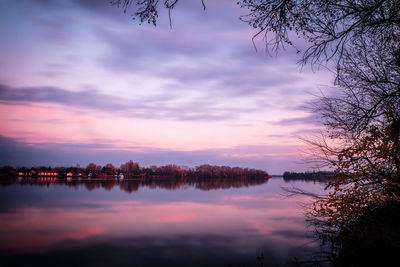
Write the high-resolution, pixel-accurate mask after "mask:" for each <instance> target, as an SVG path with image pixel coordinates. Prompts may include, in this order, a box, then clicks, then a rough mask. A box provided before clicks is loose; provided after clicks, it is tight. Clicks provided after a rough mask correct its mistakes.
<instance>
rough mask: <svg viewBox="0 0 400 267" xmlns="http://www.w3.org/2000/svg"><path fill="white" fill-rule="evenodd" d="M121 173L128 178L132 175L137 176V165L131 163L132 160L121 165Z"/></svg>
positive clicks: (138, 169)
mask: <svg viewBox="0 0 400 267" xmlns="http://www.w3.org/2000/svg"><path fill="white" fill-rule="evenodd" d="M120 169H121V172H122V173H123V174H124V175H125V176H126V177H128V178H131V177H133V176H134V175H139V174H140V167H139V163H137V162H133V161H132V160H130V161H128V162H126V163H124V164H121V167H120Z"/></svg>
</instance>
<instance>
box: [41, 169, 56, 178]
mask: <svg viewBox="0 0 400 267" xmlns="http://www.w3.org/2000/svg"><path fill="white" fill-rule="evenodd" d="M38 176H52V177H55V176H58V171H56V170H40V171H39V172H38Z"/></svg>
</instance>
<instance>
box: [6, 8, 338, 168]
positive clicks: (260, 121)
mask: <svg viewBox="0 0 400 267" xmlns="http://www.w3.org/2000/svg"><path fill="white" fill-rule="evenodd" d="M109 2H110V1H109V0H69V1H67V0H65V1H62V0H20V1H14V0H0V40H1V42H0V166H3V165H12V166H48V165H51V166H71V165H76V164H80V165H81V166H86V165H87V164H88V163H90V162H95V163H97V164H103V165H104V164H106V163H108V162H110V163H113V164H114V165H116V166H119V165H120V164H121V163H124V162H126V161H128V160H134V161H136V162H139V164H140V165H141V166H149V165H164V164H169V163H174V164H177V165H183V166H190V167H193V166H198V165H200V164H205V163H206V164H213V165H229V166H240V167H250V168H257V169H263V170H266V171H267V172H269V173H270V174H281V173H283V172H284V171H307V170H311V169H312V168H313V166H311V165H307V164H305V163H304V158H305V157H306V153H305V151H307V147H306V145H305V144H304V143H303V142H302V141H301V140H300V139H299V137H304V136H306V137H307V135H310V134H313V133H316V132H318V131H319V130H320V129H321V125H320V123H319V122H318V119H317V118H316V116H315V115H314V114H311V113H310V112H309V111H308V109H307V105H308V103H309V102H310V101H312V100H314V99H315V95H318V94H320V92H321V90H324V89H325V88H327V87H329V85H330V84H331V83H332V76H331V75H330V73H328V72H327V71H324V70H312V69H311V67H309V66H304V67H301V66H300V65H299V64H297V61H298V60H299V55H298V54H297V53H296V49H293V48H290V47H289V48H287V49H286V50H283V51H280V52H279V53H278V54H277V55H276V54H274V53H273V54H272V55H271V54H269V53H267V52H266V51H265V49H264V44H265V40H264V39H263V38H262V37H260V38H257V39H256V40H255V44H256V46H257V50H256V49H255V48H254V45H253V43H252V37H253V35H254V34H255V33H256V30H255V29H252V28H251V27H250V26H249V25H247V24H246V23H244V22H242V21H240V20H239V17H240V16H241V15H245V14H247V10H244V9H241V8H240V7H239V6H238V5H237V4H236V1H232V0H218V1H210V0H209V1H205V4H206V6H207V8H206V10H205V11H204V10H203V9H202V4H201V1H200V0H189V1H188V0H185V1H180V2H179V3H178V4H177V5H176V7H175V8H174V9H173V10H172V12H171V18H172V28H170V25H169V19H168V13H167V12H166V11H165V10H160V14H159V18H158V24H157V27H154V26H153V25H147V24H146V23H143V24H142V25H139V23H138V21H136V20H132V18H131V16H130V13H131V12H132V11H133V10H132V9H128V10H127V13H126V14H124V12H123V10H122V9H121V8H117V7H116V6H112V5H110V4H109ZM297 46H298V48H300V50H301V51H302V50H304V48H305V47H306V44H305V43H302V42H301V41H299V42H298V43H297Z"/></svg>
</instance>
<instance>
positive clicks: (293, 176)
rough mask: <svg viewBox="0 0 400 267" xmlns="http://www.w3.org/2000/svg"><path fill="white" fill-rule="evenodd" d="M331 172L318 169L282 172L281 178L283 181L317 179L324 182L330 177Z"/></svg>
mask: <svg viewBox="0 0 400 267" xmlns="http://www.w3.org/2000/svg"><path fill="white" fill-rule="evenodd" d="M332 175H333V172H328V171H319V172H284V173H283V179H284V180H285V181H295V180H301V181H319V182H326V181H327V178H329V177H332Z"/></svg>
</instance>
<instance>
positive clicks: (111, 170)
mask: <svg viewBox="0 0 400 267" xmlns="http://www.w3.org/2000/svg"><path fill="white" fill-rule="evenodd" d="M103 168H104V170H103V172H104V174H107V175H114V174H116V173H117V168H115V167H114V165H112V164H111V163H107V164H106V166H104V167H103Z"/></svg>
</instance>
